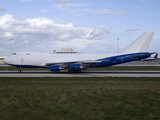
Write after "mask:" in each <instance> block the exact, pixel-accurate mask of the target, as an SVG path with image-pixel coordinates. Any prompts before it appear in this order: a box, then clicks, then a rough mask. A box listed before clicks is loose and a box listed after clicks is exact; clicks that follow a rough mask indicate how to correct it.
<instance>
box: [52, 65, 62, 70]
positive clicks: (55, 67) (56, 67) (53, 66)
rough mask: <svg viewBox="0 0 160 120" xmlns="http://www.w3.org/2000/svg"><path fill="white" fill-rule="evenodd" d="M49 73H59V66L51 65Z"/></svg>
mask: <svg viewBox="0 0 160 120" xmlns="http://www.w3.org/2000/svg"><path fill="white" fill-rule="evenodd" d="M50 71H51V72H56V71H60V65H51V66H50Z"/></svg>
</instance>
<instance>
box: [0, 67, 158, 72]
mask: <svg viewBox="0 0 160 120" xmlns="http://www.w3.org/2000/svg"><path fill="white" fill-rule="evenodd" d="M0 70H4V71H7V70H18V69H17V68H16V67H0ZM21 70H41V71H42V70H48V71H50V69H49V68H21ZM87 70H113V71H114V70H127V71H128V70H136V71H137V70H139V71H160V67H159V66H110V67H101V68H89V69H87Z"/></svg>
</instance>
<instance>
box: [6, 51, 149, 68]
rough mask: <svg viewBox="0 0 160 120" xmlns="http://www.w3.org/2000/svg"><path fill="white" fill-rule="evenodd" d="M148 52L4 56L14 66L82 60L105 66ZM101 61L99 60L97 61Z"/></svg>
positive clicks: (81, 62)
mask: <svg viewBox="0 0 160 120" xmlns="http://www.w3.org/2000/svg"><path fill="white" fill-rule="evenodd" d="M147 53H148V52H140V53H129V54H126V53H123V54H81V53H78V54H48V53H37V52H17V53H13V54H12V56H10V57H8V58H6V59H5V60H4V62H5V63H6V64H9V65H12V66H16V67H39V68H40V67H50V66H47V63H52V64H61V65H63V64H66V63H80V64H83V62H84V61H91V62H92V61H95V62H96V61H97V64H98V66H96V67H105V66H111V65H116V64H121V63H125V62H130V61H135V60H141V59H144V58H148V57H150V55H147V56H142V57H137V58H133V56H137V55H143V54H147ZM99 61H101V62H99Z"/></svg>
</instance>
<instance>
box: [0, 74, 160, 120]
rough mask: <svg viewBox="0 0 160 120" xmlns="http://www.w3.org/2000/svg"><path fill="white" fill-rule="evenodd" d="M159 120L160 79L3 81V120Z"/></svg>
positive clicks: (0, 104) (0, 81) (0, 100)
mask: <svg viewBox="0 0 160 120" xmlns="http://www.w3.org/2000/svg"><path fill="white" fill-rule="evenodd" d="M113 119H114V120H154V119H155V120H159V119H160V78H120V77H115V78H112V77H104V78H94V77H93V78H78V77H73V78H50V77H44V78H0V120H113Z"/></svg>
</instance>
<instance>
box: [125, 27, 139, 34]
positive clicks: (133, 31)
mask: <svg viewBox="0 0 160 120" xmlns="http://www.w3.org/2000/svg"><path fill="white" fill-rule="evenodd" d="M137 31H139V29H138V28H133V29H127V30H126V33H127V35H131V34H135V33H136V32H137Z"/></svg>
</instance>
